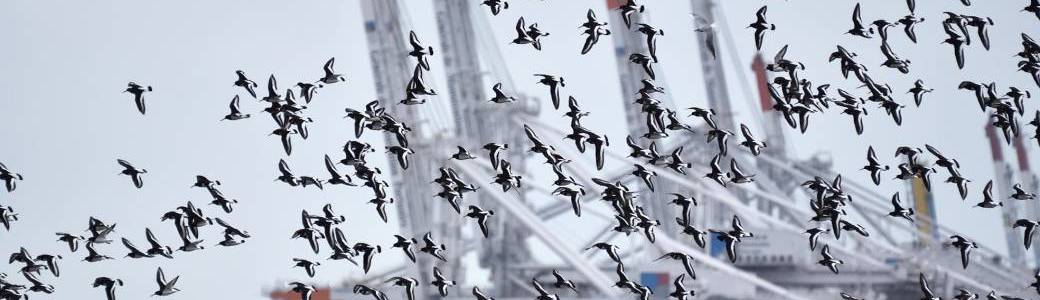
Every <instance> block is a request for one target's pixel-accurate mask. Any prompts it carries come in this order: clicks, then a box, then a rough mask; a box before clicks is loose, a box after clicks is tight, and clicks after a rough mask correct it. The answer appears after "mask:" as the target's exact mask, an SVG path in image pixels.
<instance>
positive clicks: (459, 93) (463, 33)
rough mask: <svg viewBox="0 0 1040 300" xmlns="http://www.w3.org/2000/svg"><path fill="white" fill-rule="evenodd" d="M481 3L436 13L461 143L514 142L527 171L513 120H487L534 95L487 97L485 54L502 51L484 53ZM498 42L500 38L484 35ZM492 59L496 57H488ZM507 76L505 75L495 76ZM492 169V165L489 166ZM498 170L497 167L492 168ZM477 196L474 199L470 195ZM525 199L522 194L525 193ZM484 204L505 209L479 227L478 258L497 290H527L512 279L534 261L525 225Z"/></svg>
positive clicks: (453, 2)
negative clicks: (489, 231)
mask: <svg viewBox="0 0 1040 300" xmlns="http://www.w3.org/2000/svg"><path fill="white" fill-rule="evenodd" d="M476 7H477V6H476V5H475V4H474V3H473V2H472V1H467V0H435V1H434V9H435V12H436V16H437V28H438V31H439V32H440V39H441V49H443V51H441V52H440V53H441V54H442V55H443V57H444V71H445V74H447V79H448V92H449V93H450V95H451V99H452V103H451V104H452V105H451V107H452V111H453V112H454V115H455V134H456V136H457V138H458V142H459V145H461V146H464V147H466V148H467V149H469V150H470V151H472V153H474V155H478V153H479V154H482V153H483V152H484V151H483V150H481V147H482V146H483V145H484V143H488V142H495V143H503V144H508V145H509V148H510V149H509V151H507V153H506V157H507V159H508V160H509V161H510V163H511V164H512V165H513V166H514V171H516V172H520V173H521V174H523V173H525V172H526V167H525V166H526V163H525V162H524V159H525V158H526V157H527V155H526V153H525V151H526V149H527V147H526V141H525V140H524V139H523V138H522V135H518V134H517V131H516V127H514V126H487V124H488V123H489V121H488V120H507V119H509V118H510V116H512V115H514V114H516V113H520V112H522V111H523V107H524V106H525V105H526V104H527V103H526V102H527V101H529V100H528V99H521V100H519V101H517V102H514V103H511V104H507V105H501V104H493V103H491V102H489V101H488V99H489V97H488V96H487V94H486V93H485V89H489V88H490V86H491V85H492V84H493V82H487V83H485V82H484V75H483V74H484V68H482V66H481V65H482V64H481V59H480V58H481V56H482V55H485V56H486V55H492V56H494V55H498V53H481V51H479V50H480V47H479V44H480V42H479V41H478V39H480V36H481V35H477V34H476V32H475V31H476V30H475V29H476V28H477V26H476V23H477V22H478V21H480V20H479V19H478V18H485V16H483V15H480V14H476ZM485 42H489V43H494V42H496V41H485ZM488 60H492V59H488ZM492 80H502V78H497V79H495V78H492ZM489 170H490V169H489ZM490 171H494V170H490ZM470 180H473V181H486V180H487V179H486V178H470ZM498 192H500V191H496V190H489V189H481V190H480V191H477V192H476V193H475V194H474V195H473V196H471V197H472V199H486V198H489V197H490V195H488V194H489V193H498ZM471 201H472V200H471ZM521 202H525V201H523V199H521ZM480 205H481V206H483V208H484V209H490V210H494V211H497V212H500V213H501V214H500V215H497V216H496V217H495V218H492V219H491V220H490V221H489V224H488V226H489V227H490V228H493V230H494V234H493V235H492V236H491V237H489V238H487V239H485V238H483V237H482V236H480V234H479V233H475V234H474V237H475V239H476V240H478V242H479V245H480V249H481V251H479V260H480V264H481V266H482V267H485V268H488V269H490V271H491V278H490V281H491V282H493V283H494V284H495V286H494V290H493V294H494V295H498V296H507V295H508V296H513V295H521V294H522V293H521V292H523V293H526V289H524V288H523V287H520V286H518V285H517V283H516V281H515V280H511V277H510V274H513V273H514V272H515V270H514V267H515V266H516V265H519V264H523V263H526V262H530V261H531V254H530V253H528V251H527V249H526V248H524V247H517V244H521V243H523V241H524V240H525V239H526V238H527V237H528V236H529V235H530V233H529V231H528V230H526V229H525V228H522V227H516V226H508V223H507V222H508V220H509V218H510V216H508V214H507V213H505V211H504V210H503V209H501V208H500V206H498V205H495V204H494V203H484V202H481V203H480Z"/></svg>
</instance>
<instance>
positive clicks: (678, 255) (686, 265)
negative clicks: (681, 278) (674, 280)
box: [654, 252, 697, 279]
mask: <svg viewBox="0 0 1040 300" xmlns="http://www.w3.org/2000/svg"><path fill="white" fill-rule="evenodd" d="M662 259H670V260H676V261H679V262H681V263H682V264H683V269H684V270H686V273H685V274H686V275H690V278H691V279H697V272H695V271H694V269H693V257H692V256H690V255H689V254H686V253H682V252H668V253H665V254H664V255H661V257H658V258H657V259H655V260H654V261H659V260H662Z"/></svg>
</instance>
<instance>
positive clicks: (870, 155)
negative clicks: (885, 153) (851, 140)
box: [867, 146, 879, 165]
mask: <svg viewBox="0 0 1040 300" xmlns="http://www.w3.org/2000/svg"><path fill="white" fill-rule="evenodd" d="M867 162H868V163H870V164H872V165H876V164H879V163H878V160H877V153H874V146H869V147H867Z"/></svg>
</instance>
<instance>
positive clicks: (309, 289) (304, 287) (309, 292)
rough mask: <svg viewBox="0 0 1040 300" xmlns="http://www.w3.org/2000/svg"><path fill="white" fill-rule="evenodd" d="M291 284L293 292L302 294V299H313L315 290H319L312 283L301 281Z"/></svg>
mask: <svg viewBox="0 0 1040 300" xmlns="http://www.w3.org/2000/svg"><path fill="white" fill-rule="evenodd" d="M289 286H291V287H292V289H290V290H291V291H292V292H294V293H297V294H300V300H311V297H312V296H314V292H315V291H316V290H317V289H315V288H314V286H312V285H309V284H305V283H299V282H291V283H289Z"/></svg>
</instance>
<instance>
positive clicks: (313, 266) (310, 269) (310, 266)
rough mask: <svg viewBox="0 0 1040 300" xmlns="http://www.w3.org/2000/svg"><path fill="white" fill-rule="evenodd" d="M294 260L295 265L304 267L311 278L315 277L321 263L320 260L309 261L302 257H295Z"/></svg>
mask: <svg viewBox="0 0 1040 300" xmlns="http://www.w3.org/2000/svg"><path fill="white" fill-rule="evenodd" d="M292 260H293V263H294V265H293V266H294V267H300V268H303V270H304V271H306V272H307V277H310V278H314V275H315V274H316V273H317V267H318V266H320V265H321V263H320V262H316V261H309V260H306V259H302V258H293V259H292Z"/></svg>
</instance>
